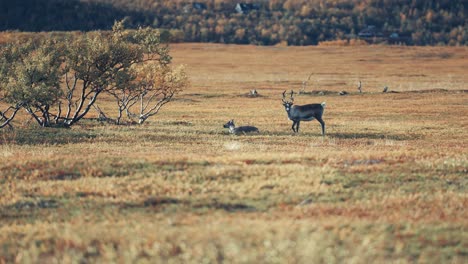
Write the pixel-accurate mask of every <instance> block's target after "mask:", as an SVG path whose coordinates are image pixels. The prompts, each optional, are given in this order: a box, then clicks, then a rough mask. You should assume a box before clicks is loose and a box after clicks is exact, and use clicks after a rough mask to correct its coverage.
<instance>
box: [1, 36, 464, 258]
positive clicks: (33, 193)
mask: <svg viewBox="0 0 468 264" xmlns="http://www.w3.org/2000/svg"><path fill="white" fill-rule="evenodd" d="M172 54H173V56H174V60H175V63H183V64H186V65H187V68H188V71H189V73H190V77H191V81H192V86H191V88H189V89H188V90H186V91H185V92H184V93H183V94H181V95H180V96H179V97H178V99H177V100H176V101H174V102H173V103H171V104H169V105H168V106H167V107H166V108H165V109H164V110H163V111H162V113H161V114H160V115H159V116H158V117H157V118H156V119H154V120H150V122H149V123H148V124H145V125H144V126H142V127H125V126H113V125H109V124H100V123H97V122H95V121H91V120H90V121H85V122H83V123H82V124H80V125H78V126H76V127H73V128H72V129H68V130H62V129H37V128H25V129H17V130H15V131H6V130H4V131H1V132H0V133H1V134H0V142H1V145H0V160H1V163H0V223H1V225H0V244H1V245H2V246H1V247H0V252H1V253H0V263H2V262H8V263H10V262H20V263H30V262H43V263H76V262H80V261H84V262H143V263H145V262H148V263H155V262H170V263H180V262H189V263H205V262H206V263H211V262H223V261H226V262H232V263H241V262H242V263H245V262H247V263H252V262H254V263H256V262H265V263H276V262H279V263H285V262H289V263H343V262H349V263H356V262H357V263H369V262H398V263H400V262H401V263H406V262H416V261H419V262H429V263H431V262H432V263H443V262H453V263H464V262H466V261H467V258H468V251H467V248H468V243H467V241H468V233H467V228H468V222H467V220H466V219H468V213H467V212H466V209H465V208H467V207H468V195H467V191H468V179H467V165H468V162H467V142H466V138H467V134H468V133H467V132H466V131H467V125H468V108H467V103H468V101H467V95H466V91H467V90H468V87H467V83H468V75H466V69H467V68H468V60H467V57H468V50H467V49H466V48H465V47H459V48H430V47H427V48H421V47H383V46H356V47H330V46H321V47H254V46H228V45H209V44H179V45H174V46H173V50H172ZM310 73H312V78H311V81H310V82H309V86H308V87H307V89H306V92H307V93H305V94H302V95H299V96H297V98H296V102H297V103H298V104H303V103H309V102H310V103H311V102H322V101H326V102H327V108H326V110H325V115H324V120H325V122H326V123H327V133H328V135H327V136H326V137H325V138H322V137H321V136H320V126H319V124H318V122H308V123H302V125H301V131H300V133H299V134H297V135H293V134H292V131H291V129H290V126H291V122H290V121H288V120H287V119H286V113H285V112H284V109H283V107H282V105H281V98H280V94H281V92H282V91H283V90H284V89H295V90H297V89H299V88H300V87H301V83H302V81H303V80H305V79H306V78H307V76H309V74H310ZM358 80H361V81H362V82H363V90H364V93H363V94H358V93H357V89H356V88H357V81H358ZM385 85H387V86H388V87H389V89H390V90H391V91H395V92H398V93H387V94H383V93H381V90H382V88H383V87H384V86H385ZM250 89H257V91H258V92H259V93H260V95H261V96H260V97H257V98H248V97H247V96H245V95H246V94H248V92H249V90H250ZM341 90H346V91H348V92H350V95H348V96H339V95H337V93H338V91H341ZM319 91H322V92H323V95H318V93H317V92H319ZM111 103H112V102H111V101H110V100H109V101H106V103H105V104H103V105H102V108H103V109H106V110H107V111H110V110H111V109H112V107H113V105H112V104H111ZM231 118H234V119H235V120H236V123H237V124H239V125H243V124H250V125H255V126H257V127H259V129H260V131H261V133H260V134H255V135H247V136H231V135H229V134H227V132H226V131H223V128H222V124H224V123H225V122H226V121H227V120H229V119H231ZM20 122H21V123H23V124H24V123H26V122H27V119H25V118H22V119H21V120H20Z"/></svg>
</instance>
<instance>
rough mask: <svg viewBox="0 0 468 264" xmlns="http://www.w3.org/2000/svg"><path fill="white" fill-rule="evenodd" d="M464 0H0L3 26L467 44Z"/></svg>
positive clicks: (228, 39)
mask: <svg viewBox="0 0 468 264" xmlns="http://www.w3.org/2000/svg"><path fill="white" fill-rule="evenodd" d="M466 5H467V4H466V1H462V0H455V1H451V0H414V1H403V0H366V1H358V0H334V1H325V0H312V1H305V0H271V1H265V0H257V1H247V2H239V1H233V0H199V1H198V2H194V1H191V0H183V1H181V0H177V1H163V0H156V1H155V0H136V1H130V0H22V1H5V0H2V1H0V17H2V19H1V20H0V30H21V31H56V30H58V31H63V30H65V31H69V30H84V31H87V30H96V29H110V27H111V26H112V24H113V22H114V21H115V20H120V19H123V18H126V19H127V24H128V26H130V27H138V26H140V25H144V26H147V25H150V26H153V27H157V28H162V29H177V30H178V33H177V34H176V36H174V37H173V39H175V40H178V41H184V42H216V43H236V44H258V45H275V44H278V43H284V44H286V43H287V44H288V45H316V44H318V43H320V42H324V41H331V40H342V39H353V38H362V39H365V40H366V41H368V42H376V41H377V42H388V43H403V44H408V45H466V44H467V43H468V27H467V25H468V18H467V15H466V10H467V6H466Z"/></svg>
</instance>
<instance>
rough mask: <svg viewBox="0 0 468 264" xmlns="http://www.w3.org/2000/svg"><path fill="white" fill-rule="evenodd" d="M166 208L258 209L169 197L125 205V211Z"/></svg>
mask: <svg viewBox="0 0 468 264" xmlns="http://www.w3.org/2000/svg"><path fill="white" fill-rule="evenodd" d="M168 206H173V207H174V206H176V207H183V208H186V209H188V210H197V211H198V210H222V211H226V212H257V211H259V210H260V209H258V208H257V207H255V206H253V205H250V204H248V203H244V202H237V201H218V200H216V199H209V200H194V201H191V200H181V199H175V198H171V197H150V198H148V199H146V200H145V201H144V202H143V204H141V203H129V204H125V205H124V206H123V208H125V209H131V208H134V209H140V208H153V209H156V210H164V209H166V207H168Z"/></svg>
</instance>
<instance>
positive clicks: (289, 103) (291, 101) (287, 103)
mask: <svg viewBox="0 0 468 264" xmlns="http://www.w3.org/2000/svg"><path fill="white" fill-rule="evenodd" d="M282 100H283V106H284V108H285V109H286V112H289V110H291V107H292V105H293V104H294V92H293V90H291V93H290V96H289V101H287V100H286V90H284V92H283V99H282Z"/></svg>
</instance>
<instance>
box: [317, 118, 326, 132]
mask: <svg viewBox="0 0 468 264" xmlns="http://www.w3.org/2000/svg"><path fill="white" fill-rule="evenodd" d="M317 121H319V123H320V125H322V136H325V122H323V120H322V118H317Z"/></svg>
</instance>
